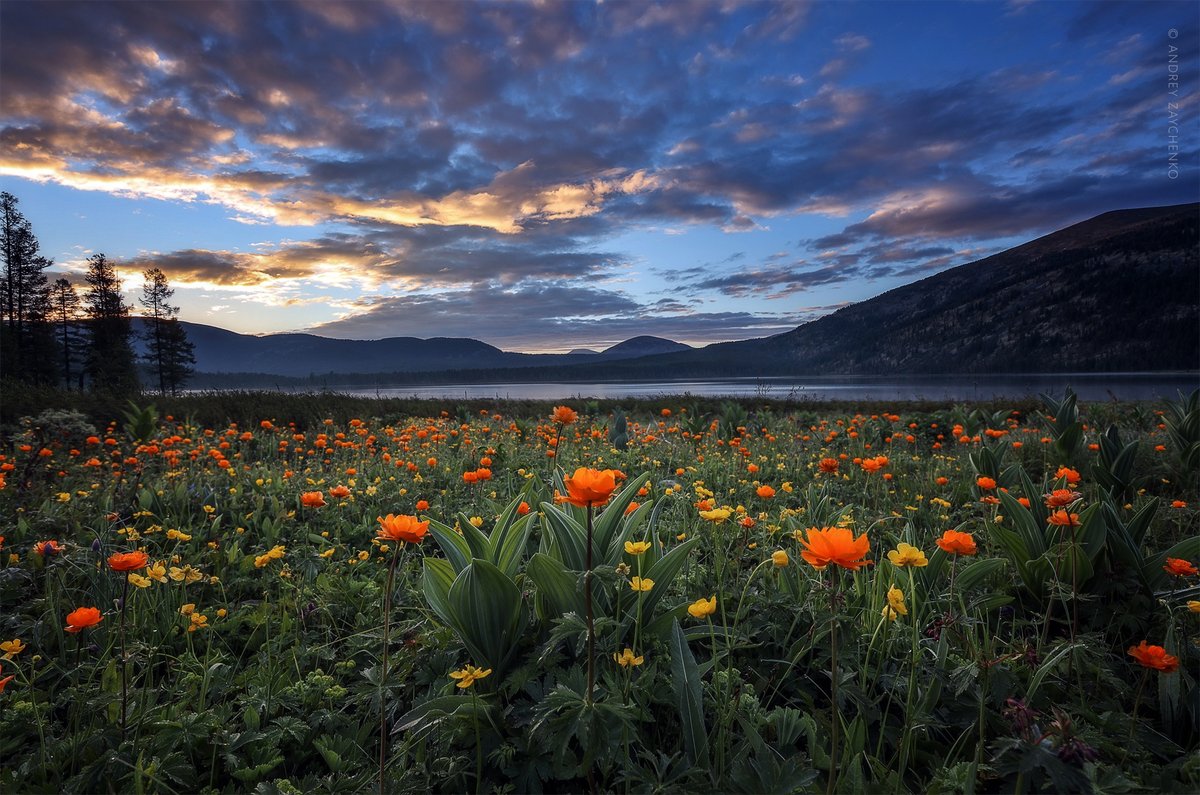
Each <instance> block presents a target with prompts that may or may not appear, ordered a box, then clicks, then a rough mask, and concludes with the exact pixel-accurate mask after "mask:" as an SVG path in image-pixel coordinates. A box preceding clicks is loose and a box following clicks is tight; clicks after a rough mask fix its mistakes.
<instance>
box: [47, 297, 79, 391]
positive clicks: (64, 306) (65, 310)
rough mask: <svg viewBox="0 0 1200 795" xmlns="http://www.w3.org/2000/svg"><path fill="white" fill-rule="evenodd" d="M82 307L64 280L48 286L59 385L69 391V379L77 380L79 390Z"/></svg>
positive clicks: (70, 380)
mask: <svg viewBox="0 0 1200 795" xmlns="http://www.w3.org/2000/svg"><path fill="white" fill-rule="evenodd" d="M82 320H83V304H82V303H80V301H79V294H78V293H76V292H75V287H74V285H72V284H71V283H70V282H69V281H67V280H66V279H58V280H56V281H55V282H54V284H52V285H51V286H50V321H51V322H52V323H53V324H54V327H55V337H56V338H57V340H58V347H59V355H60V356H61V357H62V360H61V361H62V378H63V384H64V385H65V386H66V387H67V388H68V389H70V388H71V382H72V378H73V377H74V378H77V379H78V380H79V388H80V389H83V367H82V364H81V362H82V359H83V356H84V354H85V353H86V340H85V339H84V334H83V328H82V325H81V323H82Z"/></svg>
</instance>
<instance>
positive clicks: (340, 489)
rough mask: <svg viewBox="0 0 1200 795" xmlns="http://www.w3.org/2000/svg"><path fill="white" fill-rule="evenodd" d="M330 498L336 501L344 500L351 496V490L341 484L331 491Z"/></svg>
mask: <svg viewBox="0 0 1200 795" xmlns="http://www.w3.org/2000/svg"><path fill="white" fill-rule="evenodd" d="M329 496H330V497H333V498H335V499H339V500H344V499H346V498H347V497H349V496H350V489H348V488H346V487H345V486H342V485H341V484H339V485H337V486H334V487H333V488H332V489H330V490H329Z"/></svg>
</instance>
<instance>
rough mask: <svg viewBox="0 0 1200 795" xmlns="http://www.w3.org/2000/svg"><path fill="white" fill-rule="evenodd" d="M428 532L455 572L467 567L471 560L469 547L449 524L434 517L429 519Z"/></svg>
mask: <svg viewBox="0 0 1200 795" xmlns="http://www.w3.org/2000/svg"><path fill="white" fill-rule="evenodd" d="M429 532H430V534H431V535H432V536H433V539H434V540H435V541H437V542H438V546H440V547H441V548H442V552H444V553H445V554H446V559H447V560H449V561H450V563H451V565H452V566H454V572H455V574H457V573H458V572H460V571H462V570H463V569H465V568H466V567H467V564H469V563H470V562H471V547H470V545H469V544H467V540H466V539H465V538H463V537H462V536H461V535H459V534H458V532H456V531H455V529H454V528H453V527H451V526H450V525H447V524H443V523H441V522H439V521H438V520H436V519H430V520H429Z"/></svg>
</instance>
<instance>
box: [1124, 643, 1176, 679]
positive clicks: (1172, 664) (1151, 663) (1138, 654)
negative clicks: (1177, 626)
mask: <svg viewBox="0 0 1200 795" xmlns="http://www.w3.org/2000/svg"><path fill="white" fill-rule="evenodd" d="M1129 656H1130V657H1133V659H1135V660H1137V661H1138V662H1139V663H1140V664H1141V665H1142V666H1144V667H1146V668H1153V669H1155V670H1156V671H1162V672H1163V673H1164V674H1171V673H1175V671H1177V670H1179V658H1178V657H1175V656H1173V655H1170V654H1167V650H1166V649H1164V648H1163V647H1162V646H1149V645H1147V644H1146V641H1142V642H1141V643H1139V644H1138V645H1136V646H1130V647H1129Z"/></svg>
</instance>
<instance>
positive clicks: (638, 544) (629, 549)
mask: <svg viewBox="0 0 1200 795" xmlns="http://www.w3.org/2000/svg"><path fill="white" fill-rule="evenodd" d="M648 549H650V542H649V541H626V542H625V554H626V555H641V554H642V553H643V552H645V551H646V550H648Z"/></svg>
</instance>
